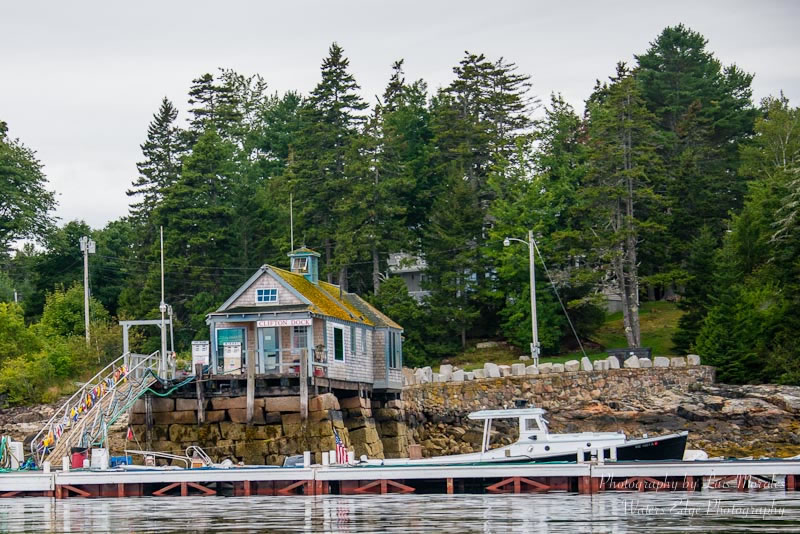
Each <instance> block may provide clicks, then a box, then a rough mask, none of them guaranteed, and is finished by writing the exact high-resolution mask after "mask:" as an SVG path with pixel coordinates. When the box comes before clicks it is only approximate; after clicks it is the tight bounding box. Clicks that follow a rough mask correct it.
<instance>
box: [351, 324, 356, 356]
mask: <svg viewBox="0 0 800 534" xmlns="http://www.w3.org/2000/svg"><path fill="white" fill-rule="evenodd" d="M350 354H352V355H353V356H355V355H356V327H355V326H353V325H350Z"/></svg>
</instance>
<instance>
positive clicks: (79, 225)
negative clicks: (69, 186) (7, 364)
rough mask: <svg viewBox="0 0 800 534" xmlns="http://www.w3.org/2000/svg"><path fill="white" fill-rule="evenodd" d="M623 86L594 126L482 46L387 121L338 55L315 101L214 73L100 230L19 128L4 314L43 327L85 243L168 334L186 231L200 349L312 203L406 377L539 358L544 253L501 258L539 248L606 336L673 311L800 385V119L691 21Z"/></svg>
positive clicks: (0, 204) (169, 125) (6, 206)
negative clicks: (476, 346) (521, 240)
mask: <svg viewBox="0 0 800 534" xmlns="http://www.w3.org/2000/svg"><path fill="white" fill-rule="evenodd" d="M609 70H610V72H611V75H610V76H609V78H608V79H606V80H603V81H597V82H596V83H595V85H594V89H593V91H592V93H591V95H590V97H589V98H588V99H587V101H586V106H585V110H584V111H583V112H582V113H579V112H578V111H576V110H575V109H574V108H573V107H572V106H571V105H570V104H568V103H567V102H566V101H565V100H564V99H563V98H562V97H561V95H559V94H552V95H550V96H549V98H547V99H544V100H545V101H544V102H542V101H541V100H540V99H539V98H537V97H536V96H535V94H536V93H535V86H534V84H533V81H534V80H533V78H532V77H531V76H530V75H529V74H526V73H522V72H520V71H519V69H518V67H517V65H516V64H515V63H514V62H512V61H509V60H508V59H506V58H503V57H500V58H488V57H486V56H485V55H483V54H476V53H470V52H466V53H465V55H464V57H463V58H462V59H461V60H460V61H459V62H458V64H457V65H456V66H455V67H454V68H453V79H452V81H451V82H450V83H449V84H448V85H446V86H445V87H441V88H437V89H436V90H431V89H430V88H429V87H428V86H427V84H426V83H425V81H424V80H409V79H407V78H406V75H405V71H404V62H403V60H398V61H396V62H395V63H394V64H393V65H392V68H391V75H390V77H389V80H388V81H387V84H386V87H385V89H384V91H383V94H382V95H379V96H377V97H376V99H375V102H374V103H373V104H372V105H370V104H369V103H368V102H367V101H365V100H364V99H363V98H362V96H361V95H360V92H359V90H360V87H359V85H358V83H357V81H356V77H355V75H354V74H353V73H352V72H351V70H350V65H349V61H348V59H347V57H346V55H345V51H344V50H343V49H342V48H341V47H340V46H339V45H337V44H336V43H334V44H332V45H331V47H330V48H329V50H328V53H327V56H326V57H325V58H324V59H323V61H322V65H321V76H320V81H319V83H318V84H317V85H316V87H315V88H314V89H313V90H312V91H311V92H310V93H309V94H307V95H302V94H300V93H298V92H295V91H290V92H287V93H284V94H277V93H274V92H271V91H270V90H269V87H268V85H267V81H266V80H265V79H264V78H262V77H261V76H259V75H243V74H240V73H237V72H234V71H232V70H225V69H222V70H219V71H218V72H216V73H213V74H210V73H209V74H204V75H202V76H200V77H198V78H196V79H195V80H194V81H193V83H192V87H191V89H190V91H189V94H188V98H187V101H188V106H187V112H186V114H185V115H186V116H185V117H180V116H179V112H178V109H177V108H176V106H175V105H174V104H173V103H172V102H171V101H170V100H169V99H167V98H164V99H163V101H162V102H161V105H160V107H159V109H158V110H157V111H156V112H155V114H154V116H153V119H152V122H151V123H150V125H149V127H148V129H147V132H146V135H145V136H144V139H145V140H144V142H143V143H142V145H141V149H142V158H141V161H140V162H139V163H138V164H137V170H138V173H137V175H136V176H135V178H134V179H133V180H132V183H131V187H130V190H129V191H128V194H129V196H130V199H131V201H130V211H129V214H128V215H126V216H124V217H120V218H119V219H117V220H114V221H112V222H110V223H108V224H107V225H106V226H105V227H104V228H102V229H91V228H89V227H88V226H87V225H86V224H85V223H83V222H82V221H70V222H67V223H66V224H64V225H63V226H60V227H55V226H54V225H53V221H52V218H51V217H50V216H49V215H48V214H49V213H50V211H51V210H52V208H53V202H54V201H53V197H52V194H51V193H48V192H47V191H46V179H45V178H44V175H43V173H42V170H41V166H40V165H39V164H38V162H37V160H36V158H35V155H34V154H33V153H32V151H30V150H29V149H27V148H25V147H24V145H22V143H20V142H19V141H17V140H10V139H9V137H8V136H7V129H6V127H5V126H3V129H2V132H0V141H1V142H2V144H0V150H2V152H0V154H1V155H2V163H1V165H2V166H1V167H0V173H2V177H3V181H2V185H1V186H2V187H3V188H4V189H5V191H3V192H2V193H3V194H2V195H0V199H3V200H0V239H2V240H3V243H2V244H3V245H4V247H3V250H8V246H9V244H10V243H11V242H12V241H14V240H15V239H19V238H25V237H27V238H37V239H39V241H40V243H41V247H40V248H36V247H33V246H32V245H28V246H26V247H23V248H22V249H21V250H19V251H17V252H16V253H15V254H13V255H12V254H10V253H8V252H6V253H4V256H3V259H2V265H3V270H2V275H0V276H2V278H0V298H1V299H2V300H5V301H9V300H11V298H12V296H11V295H12V294H11V289H13V288H16V289H17V291H18V293H19V294H21V295H22V304H23V307H24V317H25V319H26V321H27V322H28V323H29V324H30V323H35V322H37V321H38V320H39V318H40V317H41V315H42V313H43V310H44V309H45V303H46V301H47V298H48V294H52V293H53V292H54V291H62V292H66V291H68V289H69V288H70V287H71V286H72V285H73V284H74V283H75V282H76V281H78V280H80V277H81V276H80V275H81V264H80V255H79V254H80V252H79V250H78V247H77V244H78V239H79V238H80V236H82V235H90V236H92V237H93V239H95V240H96V241H97V251H98V252H97V254H96V255H95V256H93V257H92V261H91V272H90V278H91V286H92V294H93V296H94V297H95V298H96V299H97V301H98V302H100V303H102V305H103V306H104V307H105V309H107V310H108V312H109V313H110V315H112V316H115V317H120V318H122V317H125V318H145V317H155V316H156V315H157V310H158V304H159V301H160V278H159V228H160V227H162V226H163V228H164V238H165V269H166V291H167V299H166V300H167V301H168V302H169V303H170V304H171V305H172V306H173V309H174V313H175V318H176V342H177V343H178V344H179V346H180V347H186V346H187V345H188V342H189V341H190V340H192V339H195V338H197V339H203V338H207V336H208V331H207V328H206V326H205V321H204V318H205V314H206V313H208V312H209V311H212V310H213V309H215V308H216V307H217V306H219V304H220V303H221V302H223V301H224V300H225V298H227V297H228V296H229V295H230V294H231V293H232V292H233V291H234V290H235V289H236V288H237V287H238V286H239V285H240V284H241V283H243V282H244V281H245V280H246V279H247V278H248V277H249V276H250V275H251V274H252V272H253V271H254V270H255V269H256V268H257V267H258V266H260V265H261V264H262V263H269V264H272V265H276V266H286V265H287V258H286V254H287V252H289V250H290V248H291V245H292V244H291V243H290V231H289V221H290V210H289V206H290V205H291V206H292V214H293V221H294V246H295V247H299V246H300V245H306V246H308V247H310V248H313V249H316V250H318V251H319V252H320V253H321V254H322V258H321V263H322V269H323V270H322V273H321V276H322V277H325V278H327V280H329V281H331V282H334V283H337V284H340V285H341V286H342V287H343V288H344V289H346V290H348V291H355V292H358V293H360V294H363V295H367V296H368V298H370V299H372V300H373V302H374V303H375V304H376V305H378V306H379V307H380V308H382V309H383V311H385V312H386V313H387V314H389V315H390V316H392V317H393V318H394V319H395V320H397V321H398V322H399V323H401V324H402V325H403V326H404V327H405V349H404V352H405V356H406V362H407V363H408V364H410V365H419V364H423V363H429V362H436V361H438V360H439V359H441V358H443V357H446V356H448V355H452V354H454V353H456V352H458V351H460V350H462V349H463V347H465V346H466V345H467V343H468V342H469V340H470V339H475V338H492V337H497V336H501V337H504V338H506V339H508V340H510V341H512V342H513V343H514V344H516V345H518V346H520V347H525V348H527V347H528V345H529V343H530V342H531V333H530V308H529V297H530V286H529V283H528V255H527V251H526V250H523V248H524V247H523V246H522V245H520V246H510V247H504V246H503V239H504V238H505V237H506V236H511V237H524V236H525V235H526V233H527V231H528V230H532V231H533V233H534V236H535V239H536V241H537V245H538V247H539V249H540V250H541V253H542V257H543V258H544V260H545V261H546V267H547V271H548V276H549V280H550V281H552V287H555V288H557V289H558V292H559V295H560V297H561V299H562V300H563V301H564V304H565V305H566V308H567V310H568V312H569V314H570V318H571V319H572V320H573V322H574V324H575V327H576V329H577V332H578V335H579V336H580V337H582V338H583V339H587V340H591V338H592V335H593V332H594V331H595V330H596V329H597V327H598V326H599V325H600V324H601V323H602V322H603V320H604V316H605V311H604V309H605V308H604V306H605V304H604V299H605V294H606V293H607V292H609V291H611V292H613V293H615V294H616V295H618V296H619V298H620V299H621V303H622V308H623V319H624V328H625V335H626V339H627V342H628V345H629V346H631V347H637V346H640V345H641V335H640V327H639V306H640V303H641V302H643V301H646V300H658V299H664V298H668V299H675V300H677V301H678V306H679V307H680V308H681V309H682V310H683V311H684V314H683V316H682V317H681V319H680V325H679V329H678V333H677V335H676V337H675V339H674V344H675V350H676V352H678V353H686V352H689V351H697V352H699V353H700V354H701V355H702V356H703V357H704V358H706V361H707V362H709V363H713V364H716V365H718V366H719V367H720V378H722V379H723V380H728V381H734V382H735V381H740V382H741V381H769V380H778V381H783V382H797V380H798V376H800V374H798V373H800V369H798V364H797V363H796V362H797V361H798V359H797V356H798V354H797V349H796V348H795V347H794V345H793V344H792V343H791V341H790V340H791V332H792V330H793V326H794V322H795V321H797V316H798V314H797V313H793V312H794V311H795V310H796V309H797V297H798V291H797V289H798V288H797V283H798V282H797V280H798V277H797V274H798V273H797V269H798V262H797V260H796V258H797V257H798V255H797V254H796V251H795V248H796V247H797V244H798V232H797V212H798V207H797V206H798V205H800V204H798V202H800V197H798V195H799V193H798V184H800V182H798V177H797V153H798V152H797V149H798V147H797V141H796V139H795V137H796V132H797V120H796V119H797V115H798V111H797V108H793V107H792V106H791V105H790V103H789V102H788V101H787V100H786V99H785V98H784V97H783V96H782V95H780V94H779V95H778V96H775V97H770V98H766V99H764V100H763V101H762V102H760V103H758V104H756V103H754V102H753V99H752V90H751V83H752V79H753V75H752V74H750V73H746V72H744V71H742V70H741V69H739V68H738V67H737V66H736V65H723V64H722V63H721V62H720V61H719V60H718V59H717V58H716V57H715V56H714V54H713V52H712V51H711V50H710V49H709V47H708V43H707V40H706V39H705V38H704V37H703V36H702V35H700V34H699V33H697V32H695V31H693V30H691V29H690V28H687V27H685V26H683V25H678V26H675V27H668V28H665V29H664V30H663V31H662V32H661V33H660V34H659V35H657V36H656V38H655V39H654V40H653V42H652V43H650V45H649V47H648V48H647V50H645V51H644V52H643V53H641V54H637V55H634V56H633V61H632V62H631V63H630V64H627V63H624V62H620V63H618V64H617V65H616V66H613V65H609ZM6 192H8V195H7V194H6ZM12 193H13V194H12ZM400 251H403V252H406V253H408V254H410V255H412V256H417V257H420V258H423V259H424V260H425V262H426V264H427V268H426V270H425V272H424V282H423V284H424V288H425V289H427V290H428V291H429V294H428V296H427V297H425V298H424V299H423V300H422V301H421V302H418V301H416V300H414V299H412V298H411V297H410V296H409V295H408V293H407V292H406V290H405V286H404V284H403V283H402V281H401V280H399V279H398V278H396V277H392V276H387V274H388V275H390V274H391V273H389V272H388V268H387V259H388V255H389V254H390V253H393V252H400ZM541 266H542V265H541V264H540V267H541ZM552 287H551V284H550V282H549V281H547V280H545V281H543V283H541V284H539V285H537V295H536V296H537V302H538V304H539V305H538V310H539V311H538V316H539V321H540V337H541V343H542V349H543V351H544V353H545V354H548V353H549V354H553V353H557V352H560V351H563V350H565V349H567V348H570V347H571V344H572V343H574V340H573V339H572V334H571V331H570V329H569V326H568V323H567V321H566V318H565V316H564V314H563V313H562V312H561V310H560V306H559V303H558V300H557V298H556V296H555V293H554V292H553V290H552ZM57 288H61V289H60V290H59V289H57ZM51 298H52V297H51ZM81 329H82V324H75V332H74V333H75V334H80V333H82V332H81ZM150 342H152V343H155V341H154V340H151V341H150ZM142 343H145V344H146V343H148V341H147V340H143V341H142ZM153 348H157V347H155V345H154V347H153ZM2 356H3V355H0V357H2Z"/></svg>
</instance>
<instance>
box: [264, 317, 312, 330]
mask: <svg viewBox="0 0 800 534" xmlns="http://www.w3.org/2000/svg"><path fill="white" fill-rule="evenodd" d="M256 326H257V327H259V328H270V327H273V326H311V318H310V317H307V318H305V319H268V320H266V321H256Z"/></svg>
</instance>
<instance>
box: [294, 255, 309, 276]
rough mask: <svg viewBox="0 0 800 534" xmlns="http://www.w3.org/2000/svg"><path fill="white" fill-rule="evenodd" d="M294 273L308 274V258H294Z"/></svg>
mask: <svg viewBox="0 0 800 534" xmlns="http://www.w3.org/2000/svg"><path fill="white" fill-rule="evenodd" d="M292 272H293V273H307V272H308V258H292Z"/></svg>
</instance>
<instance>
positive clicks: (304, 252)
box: [289, 247, 320, 284]
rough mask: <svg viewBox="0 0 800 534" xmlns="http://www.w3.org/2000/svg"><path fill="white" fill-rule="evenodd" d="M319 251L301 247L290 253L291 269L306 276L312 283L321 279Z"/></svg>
mask: <svg viewBox="0 0 800 534" xmlns="http://www.w3.org/2000/svg"><path fill="white" fill-rule="evenodd" d="M319 256H320V254H319V252H315V251H313V250H311V249H310V248H306V247H301V248H298V249H297V250H293V251H292V252H290V253H289V261H290V265H289V267H290V268H291V271H292V272H293V273H295V274H299V275H302V276H304V277H305V279H306V280H308V281H309V282H311V283H312V284H316V283H317V281H318V280H319Z"/></svg>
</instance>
